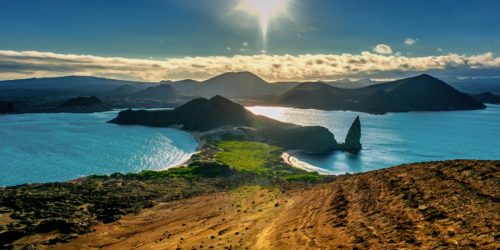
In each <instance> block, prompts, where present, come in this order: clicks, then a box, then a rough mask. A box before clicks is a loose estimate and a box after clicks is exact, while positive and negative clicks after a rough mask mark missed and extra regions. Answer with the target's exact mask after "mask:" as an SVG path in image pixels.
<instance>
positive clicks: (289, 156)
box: [281, 150, 338, 175]
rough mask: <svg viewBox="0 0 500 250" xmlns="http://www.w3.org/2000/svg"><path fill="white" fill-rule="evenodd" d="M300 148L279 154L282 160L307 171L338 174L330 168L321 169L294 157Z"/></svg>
mask: <svg viewBox="0 0 500 250" xmlns="http://www.w3.org/2000/svg"><path fill="white" fill-rule="evenodd" d="M300 152H301V151H300V150H288V151H285V152H283V153H282V154H281V158H282V159H283V161H284V162H285V163H286V164H288V165H289V166H291V167H294V168H298V169H302V170H305V171H307V172H318V173H319V174H320V175H338V174H337V173H334V172H332V171H330V170H327V169H323V168H320V167H316V166H314V165H311V164H309V163H307V162H303V161H301V160H299V159H298V158H296V157H294V155H296V154H298V153H300Z"/></svg>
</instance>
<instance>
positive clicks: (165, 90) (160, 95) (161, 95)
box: [132, 84, 183, 99]
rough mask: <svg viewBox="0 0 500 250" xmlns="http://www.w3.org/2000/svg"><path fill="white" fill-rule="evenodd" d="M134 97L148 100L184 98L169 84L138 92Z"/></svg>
mask: <svg viewBox="0 0 500 250" xmlns="http://www.w3.org/2000/svg"><path fill="white" fill-rule="evenodd" d="M132 96H133V97H137V98H148V99H177V98H181V97H183V95H182V94H181V93H180V92H179V91H177V90H176V89H175V88H174V87H172V86H170V85H168V84H160V85H158V86H154V87H149V88H147V89H143V90H140V91H138V92H137V93H135V94H133V95H132Z"/></svg>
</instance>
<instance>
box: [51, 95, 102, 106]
mask: <svg viewBox="0 0 500 250" xmlns="http://www.w3.org/2000/svg"><path fill="white" fill-rule="evenodd" d="M101 103H102V102H101V100H100V99H99V98H97V97H95V96H90V97H75V98H71V99H69V100H67V101H66V102H64V103H63V104H61V105H60V106H59V107H60V108H70V107H88V106H94V105H99V104H101Z"/></svg>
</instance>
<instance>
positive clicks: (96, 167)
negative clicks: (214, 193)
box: [0, 112, 198, 186]
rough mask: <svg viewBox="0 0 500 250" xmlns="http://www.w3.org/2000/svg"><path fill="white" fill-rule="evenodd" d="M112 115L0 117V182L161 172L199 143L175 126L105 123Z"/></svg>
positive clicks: (17, 182) (58, 179)
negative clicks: (170, 127) (161, 126)
mask: <svg viewBox="0 0 500 250" xmlns="http://www.w3.org/2000/svg"><path fill="white" fill-rule="evenodd" d="M116 114H117V112H103V113H93V114H66V113H62V114H22V115H3V116H0V186H7V185H16V184H21V183H38V182H53V181H65V180H70V179H74V178H77V177H80V176H85V175H91V174H111V173H115V172H121V173H129V172H139V171H141V170H144V169H151V170H159V169H164V168H166V167H168V166H172V165H174V164H177V163H179V162H182V161H184V160H185V159H186V158H187V157H189V156H190V154H191V153H193V152H195V151H196V148H197V147H198V143H197V142H196V140H195V139H194V138H193V137H192V136H191V135H190V134H188V133H186V132H182V131H179V130H175V129H169V128H148V127H143V126H119V125H115V124H109V123H106V121H108V120H110V119H112V118H113V117H115V116H116Z"/></svg>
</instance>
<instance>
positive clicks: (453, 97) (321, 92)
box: [275, 74, 486, 114]
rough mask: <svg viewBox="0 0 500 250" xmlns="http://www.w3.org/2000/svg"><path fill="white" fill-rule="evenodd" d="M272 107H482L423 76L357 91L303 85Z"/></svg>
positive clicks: (377, 110)
mask: <svg viewBox="0 0 500 250" xmlns="http://www.w3.org/2000/svg"><path fill="white" fill-rule="evenodd" d="M275 105H279V106H291V107H296V108H313V109H322V110H352V111H360V112H367V113H377V114H384V113H388V112H408V111H450V110H472V109H484V108H485V107H486V106H485V105H484V104H483V103H481V102H480V101H478V100H475V99H474V98H472V97H471V96H469V95H467V94H465V93H462V92H460V91H458V90H456V89H454V88H453V87H451V86H450V85H448V84H446V83H445V82H443V81H441V80H439V79H437V78H434V77H432V76H430V75H427V74H424V75H419V76H416V77H411V78H406V79H401V80H397V81H393V82H388V83H381V84H376V85H371V86H368V87H363V88H359V89H342V88H337V87H333V86H330V85H328V84H324V83H303V84H300V85H298V86H296V87H294V88H292V89H291V90H289V91H287V92H286V93H284V94H282V95H281V96H279V97H278V99H277V100H276V103H275Z"/></svg>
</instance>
